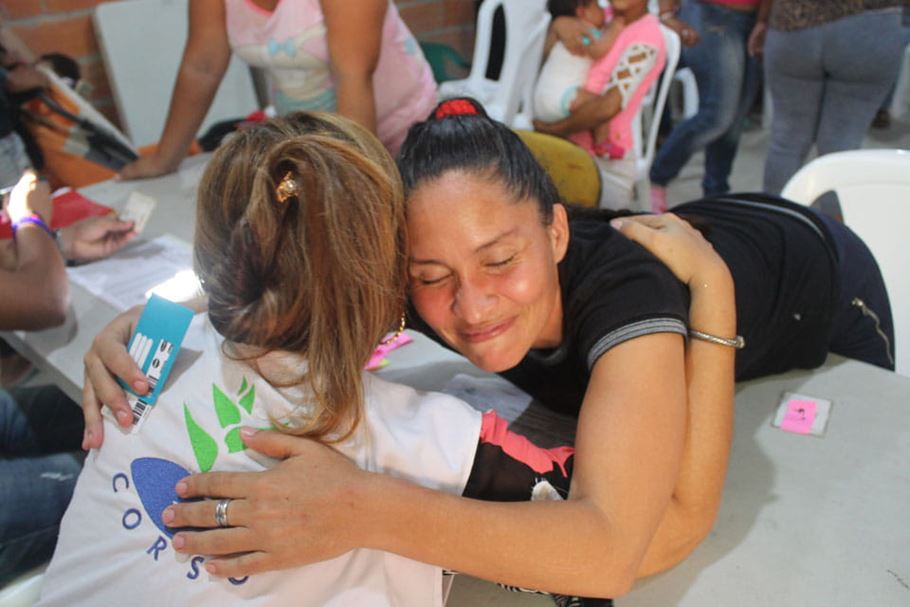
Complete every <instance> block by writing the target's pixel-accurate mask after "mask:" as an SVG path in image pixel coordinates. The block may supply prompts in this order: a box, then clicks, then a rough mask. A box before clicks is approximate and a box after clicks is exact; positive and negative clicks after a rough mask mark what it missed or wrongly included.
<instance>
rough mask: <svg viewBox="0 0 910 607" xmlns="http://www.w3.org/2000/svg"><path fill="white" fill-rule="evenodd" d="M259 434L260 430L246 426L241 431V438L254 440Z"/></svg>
mask: <svg viewBox="0 0 910 607" xmlns="http://www.w3.org/2000/svg"><path fill="white" fill-rule="evenodd" d="M258 433H259V430H257V429H256V428H250V427H249V426H244V427H243V428H241V429H240V436H241V437H243V438H253V437H254V436H256V434H258Z"/></svg>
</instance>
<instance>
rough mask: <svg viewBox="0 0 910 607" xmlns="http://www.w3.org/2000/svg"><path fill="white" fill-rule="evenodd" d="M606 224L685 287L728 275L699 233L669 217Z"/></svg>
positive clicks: (652, 216)
mask: <svg viewBox="0 0 910 607" xmlns="http://www.w3.org/2000/svg"><path fill="white" fill-rule="evenodd" d="M610 224H611V225H612V226H613V227H614V228H615V229H617V230H619V231H620V232H621V233H622V234H623V236H625V237H626V238H629V239H630V240H634V241H635V242H637V243H638V244H640V245H641V246H643V247H644V248H646V249H648V251H650V252H651V254H652V255H654V256H655V257H657V258H658V259H659V260H660V261H661V262H663V264H664V265H665V266H667V267H668V268H670V271H671V272H673V274H674V275H675V276H676V278H677V279H678V280H679V281H680V282H682V283H684V284H686V285H688V286H689V287H692V286H694V285H697V284H700V283H701V282H703V281H705V280H707V279H708V278H709V277H711V276H716V272H718V271H719V270H721V271H723V272H724V273H726V272H728V270H727V266H726V264H725V263H724V260H723V259H721V257H720V255H718V254H717V251H715V250H714V247H713V246H712V245H711V243H710V242H708V241H707V240H705V237H704V236H702V234H701V232H699V231H698V230H696V229H695V228H693V227H692V226H691V225H690V224H689V222H688V221H686V220H684V219H681V218H680V217H679V216H677V215H674V214H673V213H664V214H663V215H635V216H630V217H622V218H617V219H614V220H612V221H611V222H610Z"/></svg>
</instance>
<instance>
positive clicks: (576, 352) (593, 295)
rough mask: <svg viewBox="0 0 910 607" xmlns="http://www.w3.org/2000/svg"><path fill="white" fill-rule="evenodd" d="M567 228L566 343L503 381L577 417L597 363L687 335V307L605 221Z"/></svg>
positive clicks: (531, 358)
mask: <svg viewBox="0 0 910 607" xmlns="http://www.w3.org/2000/svg"><path fill="white" fill-rule="evenodd" d="M569 229H570V238H569V246H568V250H567V252H566V256H565V258H564V259H563V261H562V262H561V263H560V264H559V283H560V288H561V290H562V305H563V343H562V344H561V345H560V346H559V348H557V349H555V350H547V351H542V350H532V351H531V352H529V353H528V355H527V356H525V358H524V359H523V360H522V361H521V362H520V363H519V364H518V365H517V366H516V367H515V368H513V369H510V370H508V371H504V372H502V373H501V375H502V376H503V377H505V378H506V379H508V380H509V381H511V382H512V383H514V384H515V385H517V386H519V387H520V388H522V389H523V390H524V391H526V392H527V393H529V394H530V395H532V396H533V397H534V398H535V399H537V400H538V401H540V402H541V403H543V404H544V405H546V406H547V407H549V408H551V409H554V410H556V411H559V412H562V413H567V414H571V415H577V414H578V411H579V409H580V408H581V403H582V399H583V397H584V393H585V390H586V389H587V387H588V380H589V378H590V372H591V367H593V365H594V363H595V362H597V359H598V358H599V357H600V356H601V355H602V354H604V353H605V352H606V351H607V350H609V349H610V348H612V347H614V346H616V345H619V344H621V343H623V342H624V341H627V340H629V339H632V338H634V337H639V336H641V335H647V334H650V333H664V332H671V333H679V334H683V335H685V333H686V318H687V316H688V307H689V303H688V291H687V290H686V288H685V287H684V286H683V285H682V284H681V283H680V282H679V281H677V280H676V279H675V278H674V276H673V274H672V273H671V272H670V271H669V270H668V269H667V268H666V266H664V265H663V264H662V263H661V262H659V261H658V260H657V259H656V258H655V257H654V256H653V255H651V254H650V253H649V252H648V251H646V250H645V249H644V248H642V247H641V246H639V245H638V244H636V243H634V242H631V241H630V240H627V239H626V238H625V237H624V236H622V235H621V234H619V233H618V232H616V231H615V230H614V229H613V228H612V227H611V226H610V225H609V223H607V222H606V221H604V220H602V219H588V218H586V219H578V220H572V221H571V222H570V224H569ZM411 317H412V320H411V321H409V326H411V327H412V328H415V329H417V330H419V331H421V332H423V333H425V334H427V335H428V336H430V337H431V338H433V339H435V340H436V341H439V342H440V343H442V344H443V345H445V343H444V342H442V340H441V339H440V338H439V337H438V336H437V335H435V333H433V331H432V330H431V329H430V328H429V327H428V326H427V325H426V324H425V323H424V322H423V321H421V320H420V319H418V318H417V317H416V314H415V313H414V312H413V310H412V313H411Z"/></svg>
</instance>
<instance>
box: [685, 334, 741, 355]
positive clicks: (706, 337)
mask: <svg viewBox="0 0 910 607" xmlns="http://www.w3.org/2000/svg"><path fill="white" fill-rule="evenodd" d="M689 337H694V338H695V339H700V340H702V341H709V342H711V343H712V344H717V345H719V346H729V347H731V348H736V349H737V350H742V349H743V348H745V347H746V340H745V339H743V336H742V335H737V336H736V337H734V338H733V339H728V338H726V337H718V336H717V335H711V334H710V333H702V332H701V331H696V330H695V329H689Z"/></svg>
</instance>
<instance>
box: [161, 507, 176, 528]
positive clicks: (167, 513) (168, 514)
mask: <svg viewBox="0 0 910 607" xmlns="http://www.w3.org/2000/svg"><path fill="white" fill-rule="evenodd" d="M161 520H162V521H164V524H165V525H167V524H170V523H171V521H173V520H174V509H173V508H171V507H170V506H168V507H167V508H165V509H164V511H163V512H162V513H161Z"/></svg>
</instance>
